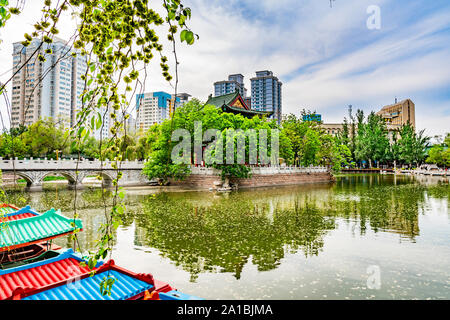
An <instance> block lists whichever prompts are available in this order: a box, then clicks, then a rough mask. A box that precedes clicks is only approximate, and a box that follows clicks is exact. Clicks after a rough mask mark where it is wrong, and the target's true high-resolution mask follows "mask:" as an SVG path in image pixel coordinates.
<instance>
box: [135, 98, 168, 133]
mask: <svg viewBox="0 0 450 320" xmlns="http://www.w3.org/2000/svg"><path fill="white" fill-rule="evenodd" d="M172 102H173V99H172V95H171V94H170V93H167V92H162V91H159V92H149V93H142V94H137V95H136V129H137V130H144V131H147V130H148V129H149V128H150V127H151V126H152V125H153V124H155V123H161V122H163V121H164V120H165V119H168V118H169V111H170V105H171V104H172Z"/></svg>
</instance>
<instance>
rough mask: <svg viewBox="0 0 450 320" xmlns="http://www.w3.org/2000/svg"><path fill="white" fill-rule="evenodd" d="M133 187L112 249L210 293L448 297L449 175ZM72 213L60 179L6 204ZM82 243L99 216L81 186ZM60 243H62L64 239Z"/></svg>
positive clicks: (128, 264) (90, 192) (94, 193)
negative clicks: (208, 188) (218, 188)
mask: <svg viewBox="0 0 450 320" xmlns="http://www.w3.org/2000/svg"><path fill="white" fill-rule="evenodd" d="M165 190H166V191H161V190H159V189H158V188H150V187H149V188H130V189H127V190H126V197H125V199H124V201H125V202H126V205H127V213H126V215H125V216H124V218H123V225H121V226H120V227H119V228H118V230H117V234H116V243H115V246H114V250H113V255H112V258H113V259H114V260H115V262H116V264H118V265H120V266H123V267H125V268H128V269H131V270H133V271H135V272H146V273H152V274H153V275H154V277H155V278H156V279H160V280H162V281H165V282H168V283H170V284H171V285H172V286H173V287H175V288H177V289H178V290H180V291H182V292H186V293H189V294H193V295H196V296H200V297H203V298H206V299H449V298H450V272H449V270H450V215H449V205H450V202H449V199H450V187H449V184H448V179H447V180H445V179H443V178H437V177H411V176H394V175H343V176H338V177H337V181H336V182H335V183H331V184H316V185H304V186H295V187H279V188H258V189H252V190H240V191H237V192H233V193H212V192H205V191H185V192H184V191H180V190H177V192H167V190H170V189H165ZM14 200H15V201H16V203H18V204H19V203H20V204H25V203H27V204H28V203H29V204H31V205H32V207H33V208H35V209H36V210H38V211H40V212H44V211H45V210H48V209H50V208H51V207H54V208H60V209H61V210H62V211H63V214H65V215H66V216H69V217H72V215H73V206H74V192H73V191H70V190H65V189H64V188H62V187H61V186H56V187H54V186H53V187H50V188H48V190H46V191H45V192H39V193H13V194H11V202H12V203H13V202H14ZM77 207H78V213H79V214H80V218H81V219H82V220H83V226H84V230H83V231H82V232H80V233H79V235H78V238H79V243H80V246H81V249H82V250H83V251H86V250H93V249H94V248H95V240H96V238H97V232H96V230H97V229H98V227H99V226H100V224H101V223H102V222H103V221H104V208H103V201H102V197H101V193H100V191H99V189H86V190H82V191H79V193H78V194H77ZM56 243H57V244H59V245H62V246H65V247H67V246H70V243H69V240H68V238H67V239H66V238H63V239H58V240H57V241H56Z"/></svg>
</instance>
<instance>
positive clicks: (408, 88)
mask: <svg viewBox="0 0 450 320" xmlns="http://www.w3.org/2000/svg"><path fill="white" fill-rule="evenodd" d="M155 2H156V3H158V1H154V3H155ZM41 3H42V1H28V3H26V5H25V8H24V11H23V12H22V14H21V15H20V16H18V17H13V18H12V19H11V20H10V21H8V24H7V25H6V27H4V28H3V29H1V30H0V39H2V43H1V44H0V81H5V80H6V79H7V78H8V77H9V76H10V72H9V70H10V69H11V66H12V57H11V54H12V43H13V42H16V41H21V40H22V39H23V34H24V33H25V32H29V33H30V32H31V31H32V25H33V24H34V22H35V21H37V20H38V19H39V17H40V14H41V13H40V4H41ZM184 4H185V6H189V7H190V8H191V9H192V19H191V20H190V21H189V26H190V28H191V29H192V30H193V31H194V32H195V33H197V34H198V35H199V37H200V39H199V40H198V41H196V42H195V44H194V45H193V46H188V45H186V44H185V43H183V44H178V46H177V54H178V57H179V61H180V65H179V77H180V82H179V90H178V91H179V92H187V93H189V94H191V95H192V96H193V97H196V98H198V99H200V100H202V101H206V100H207V98H208V95H209V94H211V93H213V89H214V88H213V83H214V82H215V81H220V80H225V79H227V77H228V75H229V74H234V73H241V74H243V75H244V76H245V84H246V88H247V89H248V90H249V92H250V88H251V86H250V78H252V77H254V76H255V72H256V71H259V70H271V71H273V73H274V75H276V76H277V77H278V78H279V79H280V80H281V81H282V83H283V89H282V90H283V96H282V103H283V106H282V107H283V113H294V114H297V115H298V114H300V111H301V110H302V109H303V108H305V109H309V110H311V111H316V112H317V113H320V114H322V120H323V121H324V122H325V123H339V122H342V121H343V119H344V117H346V116H348V105H350V104H351V105H352V106H353V110H356V109H358V108H359V109H362V110H364V111H365V113H366V114H367V113H369V112H370V111H372V110H373V111H378V110H379V109H381V107H382V106H384V105H388V104H392V103H394V101H395V98H397V99H398V100H399V101H400V100H402V99H406V98H410V99H411V100H412V101H413V102H414V103H415V106H416V126H417V128H418V129H425V130H426V131H425V133H426V134H427V135H429V136H434V135H444V134H445V133H447V132H450V1H448V0H433V1H429V0H409V1H406V0H334V1H333V2H332V7H330V1H329V0H226V1H225V0H185V1H184ZM370 6H378V8H379V9H380V15H379V17H380V28H379V29H373V28H368V25H367V21H368V20H369V21H372V16H373V12H372V11H370V12H369V13H368V8H369V7H370ZM62 22H63V24H62V25H60V29H61V30H60V34H59V35H58V36H59V37H62V38H66V39H68V38H70V36H71V35H72V33H73V30H74V28H75V21H74V20H72V19H71V18H70V17H69V16H66V17H64V19H63V20H62ZM165 29H166V28H165ZM165 29H161V30H165ZM168 45H169V44H168V43H167V46H166V47H167V48H169V46H168ZM167 55H168V57H169V59H171V56H170V51H169V52H168V53H167ZM171 63H172V65H173V59H171ZM160 73H161V71H160V68H159V60H158V59H155V60H154V61H153V62H152V63H151V64H150V69H149V75H150V76H149V77H148V80H147V83H146V91H147V92H152V91H167V92H173V88H172V87H171V85H170V84H169V83H167V82H166V81H165V80H164V79H163V77H162V76H161V75H160ZM1 103H3V101H2V102H1ZM0 107H1V108H2V109H1V110H2V112H3V110H4V105H2V104H0Z"/></svg>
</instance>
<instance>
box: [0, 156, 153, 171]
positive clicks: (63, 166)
mask: <svg viewBox="0 0 450 320" xmlns="http://www.w3.org/2000/svg"><path fill="white" fill-rule="evenodd" d="M112 163H113V161H109V160H108V161H103V164H102V163H101V161H100V160H93V161H91V160H80V161H78V169H79V170H92V169H97V170H98V169H99V168H103V169H112V166H111V165H112ZM143 167H144V162H143V161H137V160H136V161H128V160H124V161H122V163H121V168H122V169H136V170H137V169H139V170H141V169H142V168H143ZM13 168H14V169H15V170H75V169H77V160H76V159H62V160H52V159H47V158H44V159H33V158H29V159H23V160H18V159H17V158H16V159H15V160H10V159H9V160H6V159H3V158H1V157H0V170H13Z"/></svg>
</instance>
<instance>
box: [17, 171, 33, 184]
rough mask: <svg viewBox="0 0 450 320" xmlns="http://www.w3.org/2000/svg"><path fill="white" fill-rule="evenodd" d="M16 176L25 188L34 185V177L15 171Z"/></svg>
mask: <svg viewBox="0 0 450 320" xmlns="http://www.w3.org/2000/svg"><path fill="white" fill-rule="evenodd" d="M16 176H17V177H19V178H22V179H24V180H25V182H26V183H27V187H30V186H32V185H34V184H35V183H36V180H35V177H33V176H32V175H30V174H27V173H26V172H21V171H16Z"/></svg>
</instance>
